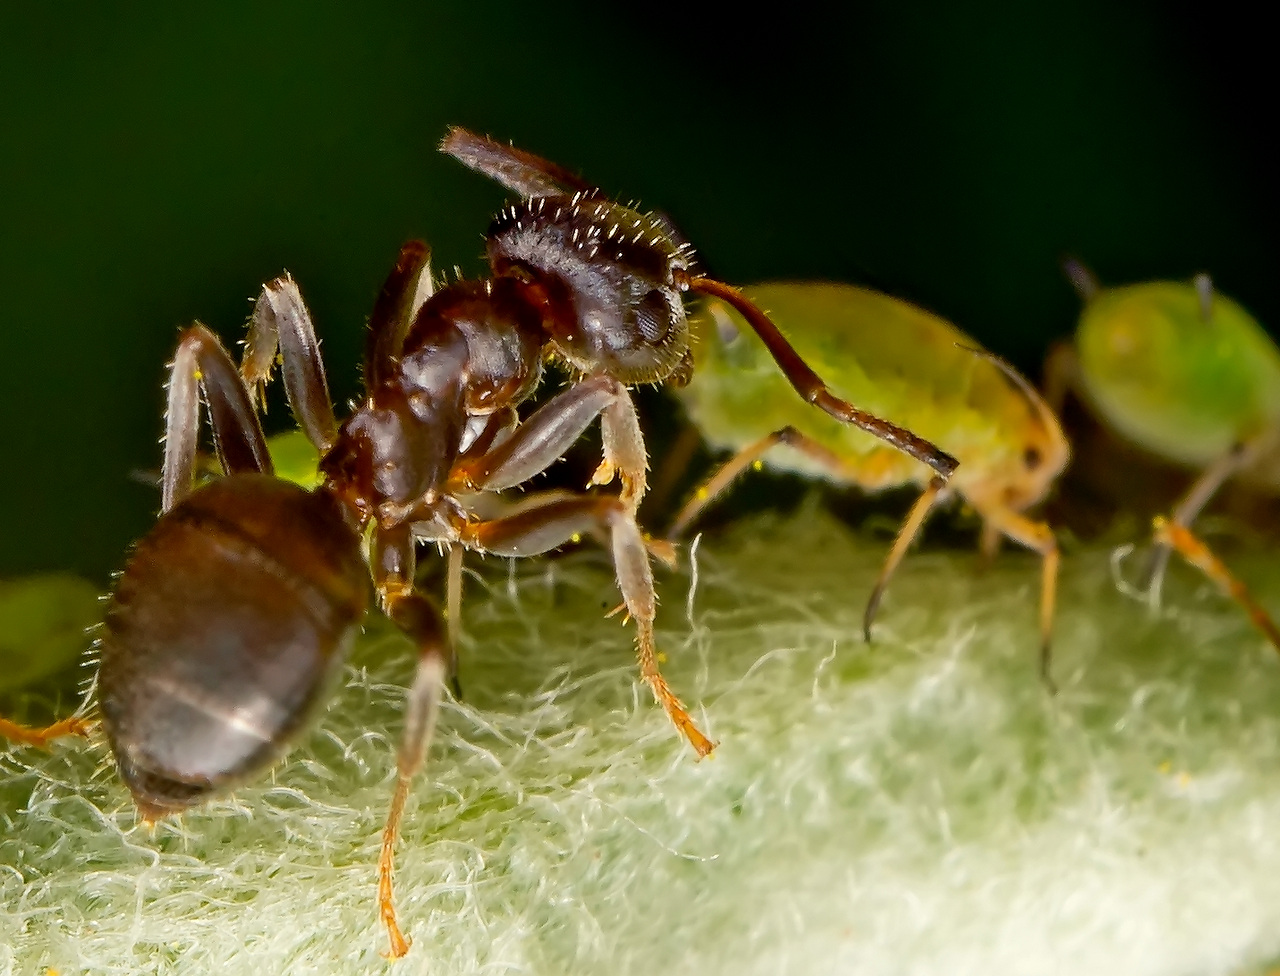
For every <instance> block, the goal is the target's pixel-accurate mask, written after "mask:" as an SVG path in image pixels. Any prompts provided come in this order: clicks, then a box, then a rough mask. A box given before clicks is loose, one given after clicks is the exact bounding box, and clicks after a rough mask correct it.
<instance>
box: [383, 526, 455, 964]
mask: <svg viewBox="0 0 1280 976" xmlns="http://www.w3.org/2000/svg"><path fill="white" fill-rule="evenodd" d="M372 562H373V568H374V573H375V582H376V585H377V588H378V599H379V602H380V603H381V604H382V609H383V612H384V613H386V615H387V616H388V617H390V618H391V620H392V621H393V622H394V623H395V624H396V626H397V627H399V628H400V629H401V630H402V631H403V632H404V633H405V634H406V635H407V636H408V637H409V639H410V640H412V641H413V642H414V643H415V644H416V645H417V647H418V670H417V672H416V674H415V675H414V679H413V686H412V687H411V688H410V689H409V693H408V697H407V698H406V699H405V720H404V732H403V733H402V734H401V737H400V748H399V750H398V752H397V755H396V766H397V775H396V788H395V793H394V794H393V795H392V798H391V807H390V809H389V811H388V813H387V823H386V826H385V827H384V828H383V831H382V849H381V853H380V854H379V857H378V914H379V917H380V918H381V920H382V924H383V925H385V926H386V929H387V937H388V939H389V940H390V949H389V951H388V952H387V953H386V955H387V957H388V958H390V959H399V958H400V957H401V956H403V955H404V954H405V953H406V952H408V951H409V945H410V942H409V940H408V939H406V938H405V936H404V934H403V933H402V932H401V931H400V926H399V925H398V924H397V922H396V911H395V904H394V900H393V890H392V873H393V868H394V856H395V847H396V839H397V837H398V836H399V833H400V821H401V819H402V818H403V816H404V806H405V803H406V801H407V800H408V798H409V790H410V788H411V787H412V785H413V778H414V776H415V775H416V774H417V773H418V771H419V770H420V769H421V768H422V764H423V761H424V760H425V759H426V755H427V749H428V747H429V746H430V745H431V736H432V734H433V732H434V731H435V725H436V716H437V714H438V713H439V710H440V700H441V698H442V697H443V691H444V683H445V680H446V677H447V675H448V671H449V658H450V651H449V648H448V636H447V629H446V627H445V624H444V621H442V620H441V619H440V613H439V611H437V610H436V608H435V606H434V605H433V604H432V603H431V601H430V600H428V599H427V598H426V597H425V596H423V595H422V594H421V593H419V592H418V591H417V590H415V589H414V588H413V574H414V543H413V537H412V535H411V534H410V532H409V527H408V526H407V525H404V526H398V527H397V528H395V529H392V530H390V531H380V532H378V534H377V535H376V537H375V547H374V554H373V558H372Z"/></svg>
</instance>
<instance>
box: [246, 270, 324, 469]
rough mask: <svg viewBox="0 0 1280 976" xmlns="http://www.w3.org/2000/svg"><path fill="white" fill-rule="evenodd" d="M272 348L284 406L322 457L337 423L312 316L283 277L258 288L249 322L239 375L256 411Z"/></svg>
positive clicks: (291, 282)
mask: <svg viewBox="0 0 1280 976" xmlns="http://www.w3.org/2000/svg"><path fill="white" fill-rule="evenodd" d="M277 349H278V350H279V353H280V359H281V371H282V372H283V374H284V389H285V394H286V395H287V396H288V398H289V407H290V409H292V410H293V415H294V417H295V418H297V421H298V426H299V427H301V428H302V430H303V433H305V434H306V435H307V439H308V440H309V441H311V443H312V444H314V445H315V448H316V450H317V451H319V452H320V453H321V454H324V452H325V451H327V450H328V449H329V448H330V447H331V446H332V445H333V442H334V439H335V438H336V437H337V436H338V424H337V421H336V420H334V417H333V403H332V402H331V401H330V400H329V385H328V382H327V381H326V380H325V375H324V360H322V359H321V358H320V343H319V342H318V341H317V340H316V333H315V329H314V327H313V326H312V325H311V313H310V312H308V311H307V306H306V303H305V302H303V300H302V293H301V292H300V291H298V286H297V284H295V283H294V280H293V278H291V277H290V276H289V275H287V274H285V275H281V276H280V277H279V278H276V279H274V280H272V281H269V282H267V283H266V284H265V285H263V286H262V292H261V293H260V294H259V295H258V300H257V301H256V302H255V303H254V305H253V314H252V315H251V316H250V317H249V334H248V335H247V336H246V337H245V341H244V356H243V358H242V359H241V360H240V375H241V376H242V377H244V385H245V386H246V387H247V388H248V390H249V397H250V399H252V400H253V402H254V404H255V406H257V405H261V399H260V394H261V392H262V387H264V386H265V385H266V383H267V380H269V379H270V378H271V369H272V367H273V366H274V365H275V361H276V351H277Z"/></svg>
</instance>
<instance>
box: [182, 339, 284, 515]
mask: <svg viewBox="0 0 1280 976" xmlns="http://www.w3.org/2000/svg"><path fill="white" fill-rule="evenodd" d="M201 388H203V390H204V400H205V403H207V404H208V405H209V419H210V421H211V423H212V426H213V441H214V445H215V446H216V448H217V452H218V460H219V462H220V463H221V464H222V469H223V470H224V471H226V472H227V473H228V474H233V473H235V472H238V471H259V472H262V473H264V474H272V473H273V470H274V469H273V468H272V466H271V455H270V454H269V453H267V442H266V439H265V438H264V437H263V436H262V427H261V425H260V424H259V423H258V416H257V414H256V413H255V412H254V409H253V402H252V400H251V399H250V397H249V391H248V389H247V388H246V387H245V385H244V381H243V380H242V379H241V378H240V373H239V372H238V371H237V370H236V367H235V363H233V362H232V361H231V357H230V356H229V355H227V350H226V349H225V348H223V345H222V343H221V342H220V341H218V337H217V336H216V335H214V334H213V333H212V332H210V331H209V330H208V329H207V328H205V327H204V326H203V325H200V324H199V323H197V324H195V325H193V326H190V327H189V328H187V329H184V330H183V332H182V336H181V338H180V339H179V341H178V351H177V352H176V353H175V354H174V357H173V366H172V368H171V370H170V373H169V402H168V407H167V410H166V413H165V437H164V468H163V471H162V473H161V477H160V486H161V489H160V495H161V510H162V511H166V512H167V511H168V510H169V509H170V508H172V507H173V506H174V505H175V504H176V503H177V502H179V501H181V500H182V498H183V497H185V496H186V495H187V493H188V492H190V491H191V487H192V483H193V481H194V479H195V470H196V443H197V440H198V439H199V434H200V389H201Z"/></svg>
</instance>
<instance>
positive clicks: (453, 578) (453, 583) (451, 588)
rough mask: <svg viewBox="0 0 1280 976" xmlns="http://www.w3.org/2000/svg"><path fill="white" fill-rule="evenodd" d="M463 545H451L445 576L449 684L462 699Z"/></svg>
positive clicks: (458, 697) (457, 696) (455, 694)
mask: <svg viewBox="0 0 1280 976" xmlns="http://www.w3.org/2000/svg"><path fill="white" fill-rule="evenodd" d="M465 552H466V550H465V549H463V548H462V546H456V545H452V544H451V545H450V546H449V563H448V575H447V576H446V578H445V597H444V606H445V623H446V624H447V625H448V628H449V684H450V689H451V690H452V691H453V697H454V698H457V699H459V700H461V699H462V682H461V681H460V680H459V678H458V641H459V640H460V639H461V637H462V556H463V553H465Z"/></svg>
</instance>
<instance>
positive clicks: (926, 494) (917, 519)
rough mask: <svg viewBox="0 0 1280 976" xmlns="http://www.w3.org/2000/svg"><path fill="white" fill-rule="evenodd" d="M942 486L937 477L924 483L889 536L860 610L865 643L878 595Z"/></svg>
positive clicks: (913, 537) (882, 592)
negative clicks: (892, 536) (895, 532)
mask: <svg viewBox="0 0 1280 976" xmlns="http://www.w3.org/2000/svg"><path fill="white" fill-rule="evenodd" d="M946 486H947V485H946V482H944V481H943V480H942V479H941V478H936V477H935V478H931V479H930V480H929V484H928V486H927V487H926V488H925V490H924V491H923V492H921V494H920V497H919V498H917V499H916V501H915V504H914V505H912V506H911V511H909V512H908V513H907V517H906V520H905V521H904V522H903V523H902V528H900V529H898V535H897V537H896V538H895V539H894V540H893V548H891V549H890V550H889V555H888V556H886V557H885V560H884V565H883V566H881V567H880V575H879V576H877V577H876V585H875V586H873V587H872V588H871V596H869V597H868V598H867V608H866V609H865V610H864V611H863V612H862V636H863V638H864V639H865V640H866V642H867V643H868V644H869V643H871V625H872V624H873V623H874V622H875V619H876V611H877V610H878V609H880V598H881V597H882V596H884V591H885V588H886V587H888V585H889V580H890V579H891V578H892V576H893V573H894V570H896V569H897V568H898V563H900V562H902V557H903V556H905V555H906V553H907V549H908V548H909V547H910V546H911V543H912V542H914V541H915V538H916V536H917V535H919V534H920V529H921V528H922V527H923V526H924V522H925V519H926V518H928V517H929V512H930V511H932V509H933V506H934V505H936V504H937V503H938V502H939V501H940V500H941V499H942V498H943V497H944V496H943V494H942V492H943V490H944V489H945V488H946Z"/></svg>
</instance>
